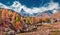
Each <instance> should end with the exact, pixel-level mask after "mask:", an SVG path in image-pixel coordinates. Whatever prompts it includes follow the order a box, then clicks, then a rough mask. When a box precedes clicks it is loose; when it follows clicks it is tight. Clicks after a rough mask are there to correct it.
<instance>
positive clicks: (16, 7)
mask: <svg viewBox="0 0 60 35" xmlns="http://www.w3.org/2000/svg"><path fill="white" fill-rule="evenodd" d="M0 7H3V8H8V9H12V10H14V11H16V12H20V11H21V9H22V8H23V9H24V10H25V11H26V12H27V13H30V14H32V13H38V12H44V11H46V10H54V9H58V8H59V4H58V3H54V2H50V3H49V5H48V6H46V7H44V6H42V7H39V8H37V7H33V8H28V7H26V6H25V5H21V3H19V2H18V1H15V2H14V3H13V4H12V5H11V6H6V5H4V4H2V3H0Z"/></svg>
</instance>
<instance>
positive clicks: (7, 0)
mask: <svg viewBox="0 0 60 35" xmlns="http://www.w3.org/2000/svg"><path fill="white" fill-rule="evenodd" d="M14 1H19V2H20V3H21V4H22V5H25V6H27V7H28V8H32V7H41V6H43V5H44V4H46V3H49V2H50V0H0V3H3V4H5V5H7V6H10V5H12V4H13V2H14ZM53 1H54V2H57V3H59V4H60V0H53Z"/></svg>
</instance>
